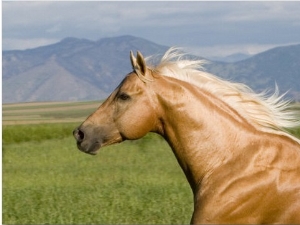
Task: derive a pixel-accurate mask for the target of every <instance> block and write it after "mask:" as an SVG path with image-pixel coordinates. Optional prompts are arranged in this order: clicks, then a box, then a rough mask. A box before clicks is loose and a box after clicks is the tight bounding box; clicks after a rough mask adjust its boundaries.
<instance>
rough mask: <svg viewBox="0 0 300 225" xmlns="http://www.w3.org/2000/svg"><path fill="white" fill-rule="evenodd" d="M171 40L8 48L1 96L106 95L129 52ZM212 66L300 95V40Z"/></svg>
mask: <svg viewBox="0 0 300 225" xmlns="http://www.w3.org/2000/svg"><path fill="white" fill-rule="evenodd" d="M167 49H168V47H167V46H162V45H158V44H155V43H153V42H151V41H148V40H145V39H142V38H138V37H133V36H120V37H113V38H103V39H100V40H98V41H90V40H86V39H77V38H65V39H63V40H62V41H60V42H58V43H56V44H52V45H48V46H43V47H39V48H34V49H28V50H22V51H3V57H2V85H3V88H2V90H3V93H2V101H3V103H12V102H31V101H82V100H96V99H99V100H100V99H103V98H106V97H107V96H108V94H109V93H110V92H111V91H112V90H113V89H114V88H115V87H116V86H117V85H118V84H119V82H120V81H121V80H122V79H123V78H124V76H125V75H126V73H128V72H130V71H131V70H132V69H131V65H130V60H129V52H130V50H133V51H137V50H139V51H141V52H142V53H143V55H145V56H148V55H153V54H154V55H155V54H162V53H164V52H165V51H166V50H167ZM206 67H207V70H208V71H209V72H212V73H214V74H216V75H218V76H221V77H223V78H226V79H230V80H233V81H238V82H243V83H246V84H248V85H250V86H251V87H252V88H253V89H255V90H257V91H261V90H264V89H266V88H273V87H274V86H275V82H277V84H278V86H279V88H280V90H281V91H282V92H285V91H287V90H290V95H289V96H290V97H293V99H295V100H300V45H294V46H287V47H280V48H275V49H272V50H269V51H266V52H263V53H261V54H258V55H255V56H253V57H251V58H248V59H246V60H242V61H239V62H235V63H222V62H212V63H211V64H209V65H207V66H206Z"/></svg>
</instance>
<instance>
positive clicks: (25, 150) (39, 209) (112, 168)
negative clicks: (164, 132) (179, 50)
mask: <svg viewBox="0 0 300 225" xmlns="http://www.w3.org/2000/svg"><path fill="white" fill-rule="evenodd" d="M99 104H100V103H99V102H98V103H97V102H82V103H27V104H16V105H3V139H2V141H3V156H2V159H3V164H2V165H3V169H2V172H3V175H2V176H3V181H2V187H3V190H2V211H3V212H2V223H3V224H115V223H119V224H124V223H129V224H170V223H176V224H187V223H189V221H190V217H191V214H192V211H193V199H192V192H191V190H190V187H189V185H188V183H187V181H186V179H185V177H184V175H183V173H182V171H181V169H180V167H179V166H178V164H177V161H176V159H175V157H174V155H173V153H172V152H171V150H170V148H169V147H168V145H167V144H166V142H165V141H164V140H163V139H162V138H160V137H159V136H157V135H154V134H149V135H147V136H146V137H145V138H143V139H141V140H138V141H126V142H124V143H122V144H118V145H114V146H110V147H107V148H103V149H102V150H101V151H100V152H99V154H98V155H97V156H90V155H87V154H84V153H82V152H80V151H78V150H77V148H76V144H75V140H74V139H73V137H72V130H73V129H74V128H75V127H76V126H78V125H79V123H80V122H81V121H83V120H84V118H85V117H86V116H87V115H88V114H89V113H91V112H92V111H94V110H95V109H96V108H97V107H98V105H99Z"/></svg>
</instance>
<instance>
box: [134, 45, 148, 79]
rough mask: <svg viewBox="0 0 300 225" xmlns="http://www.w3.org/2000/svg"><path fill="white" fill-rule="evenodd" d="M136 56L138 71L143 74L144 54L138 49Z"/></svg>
mask: <svg viewBox="0 0 300 225" xmlns="http://www.w3.org/2000/svg"><path fill="white" fill-rule="evenodd" d="M136 57H137V64H138V65H139V68H140V71H141V73H142V75H144V76H145V75H146V72H147V66H146V62H145V59H144V56H143V55H142V53H140V52H139V51H138V52H137V56H136Z"/></svg>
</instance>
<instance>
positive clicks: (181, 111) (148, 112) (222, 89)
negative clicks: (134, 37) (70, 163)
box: [73, 48, 300, 224]
mask: <svg viewBox="0 0 300 225" xmlns="http://www.w3.org/2000/svg"><path fill="white" fill-rule="evenodd" d="M130 59H131V63H132V67H133V72H131V73H129V74H128V75H127V76H126V77H125V78H124V80H123V81H122V82H121V84H120V85H119V86H118V87H117V88H116V89H115V90H114V91H113V92H112V93H111V95H110V96H109V97H108V98H107V99H106V101H105V102H104V103H103V104H102V105H101V106H100V107H99V108H98V109H97V110H96V111H95V112H94V113H93V114H91V115H90V116H89V117H88V118H87V119H86V120H85V121H84V122H83V123H82V124H81V125H80V126H79V127H78V128H77V129H75V130H74V132H73V134H74V137H75V139H76V141H77V146H78V148H79V149H80V150H81V151H83V152H85V153H89V154H96V153H97V151H98V150H99V149H100V148H102V147H104V146H107V145H111V144H114V143H119V142H122V141H124V140H134V139H139V138H141V137H143V136H145V135H146V134H147V133H148V132H155V133H158V134H160V135H161V136H162V137H164V139H165V140H166V141H167V142H168V143H169V145H170V146H171V148H172V150H173V152H174V154H175V156H176V158H177V160H178V162H179V164H180V166H181V168H182V170H183V171H184V173H185V175H186V178H187V180H188V182H189V184H190V186H191V188H192V191H193V194H194V213H193V216H192V219H191V223H193V224H199V223H252V224H258V223H285V224H291V223H300V140H299V139H297V138H295V137H294V136H292V135H290V134H288V133H287V132H285V131H284V130H283V128H291V127H294V126H299V125H300V123H299V120H298V119H297V116H295V115H294V113H293V112H292V111H291V110H289V105H288V102H285V101H283V100H282V96H279V95H278V91H276V92H275V94H274V95H272V96H270V97H266V96H264V95H262V94H255V93H254V92H253V91H252V90H251V89H250V88H249V87H247V86H245V85H243V84H237V83H231V82H228V81H225V80H222V79H220V78H218V77H216V76H214V75H212V74H209V73H206V72H203V71H202V65H203V61H201V60H190V59H184V58H183V56H182V55H181V54H180V53H179V52H178V51H177V50H176V49H173V48H171V49H170V50H169V51H167V52H166V54H165V55H164V56H163V57H162V59H161V62H160V63H159V64H158V65H157V66H150V65H147V64H146V62H145V59H144V57H143V56H142V54H141V53H140V52H138V53H137V57H135V56H134V55H133V54H132V52H131V56H130Z"/></svg>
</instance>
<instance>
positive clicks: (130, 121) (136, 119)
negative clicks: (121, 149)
mask: <svg viewBox="0 0 300 225" xmlns="http://www.w3.org/2000/svg"><path fill="white" fill-rule="evenodd" d="M153 120H154V118H153V116H152V115H151V113H150V112H149V111H148V112H144V113H140V114H137V113H133V112H132V113H130V115H128V114H127V116H124V117H123V118H121V120H120V121H119V123H118V127H119V131H120V133H121V134H122V136H124V137H125V138H126V139H129V140H135V139H139V138H142V137H143V136H145V135H146V134H147V133H148V132H150V131H151V130H152V129H153V124H154V123H153Z"/></svg>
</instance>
